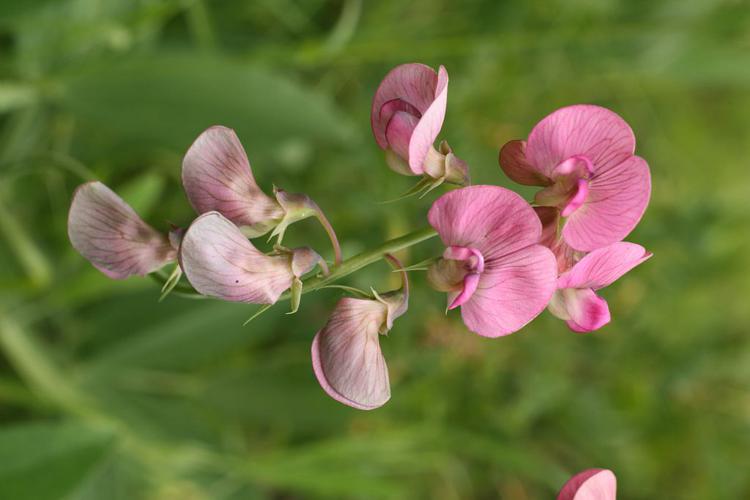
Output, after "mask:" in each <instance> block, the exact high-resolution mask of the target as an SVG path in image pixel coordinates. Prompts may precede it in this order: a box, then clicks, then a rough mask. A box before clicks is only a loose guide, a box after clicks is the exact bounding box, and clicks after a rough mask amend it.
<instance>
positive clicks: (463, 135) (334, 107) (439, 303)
mask: <svg viewBox="0 0 750 500" xmlns="http://www.w3.org/2000/svg"><path fill="white" fill-rule="evenodd" d="M412 61H419V62H424V63H426V64H429V65H431V66H433V67H437V65H439V64H444V65H446V67H447V68H448V71H449V73H450V76H451V83H450V88H449V89H450V90H449V106H448V115H447V118H446V123H445V127H444V129H443V132H442V134H441V137H444V138H447V139H448V140H449V141H450V143H451V145H452V146H453V147H454V149H455V150H456V152H457V154H458V155H459V156H460V157H462V158H464V159H465V160H467V161H468V163H469V164H470V166H471V169H472V176H473V180H474V181H475V182H476V183H494V184H500V185H505V186H509V187H511V185H510V183H509V181H507V179H505V178H504V177H503V176H502V174H501V172H500V169H499V168H498V166H497V152H498V150H499V147H500V146H501V145H502V144H503V143H504V142H505V141H507V140H510V139H514V138H521V137H525V136H526V135H527V134H528V132H529V130H530V128H531V127H532V126H533V125H534V124H535V123H536V122H537V121H538V120H539V119H540V118H541V117H543V116H544V115H546V114H547V113H548V112H550V111H552V110H554V109H556V108H558V107H561V106H564V105H568V104H573V103H583V102H586V103H595V104H600V105H604V106H607V107H609V108H611V109H613V110H615V111H617V112H618V113H619V114H621V115H622V116H623V117H624V118H625V119H626V120H627V121H628V122H629V123H630V124H631V125H632V127H633V129H634V130H635V132H636V136H637V137H638V153H639V154H640V155H641V156H643V157H645V158H646V159H647V160H648V162H649V164H650V166H651V171H652V175H653V186H654V188H653V194H652V200H651V204H650V207H649V209H648V212H647V213H646V215H645V217H644V220H643V222H642V224H641V225H640V226H639V227H638V228H637V229H636V230H635V231H634V232H633V233H632V235H631V236H630V237H629V239H630V240H631V241H635V242H638V243H641V244H643V245H644V246H646V247H647V248H648V249H649V250H651V251H653V252H654V254H655V257H654V258H653V259H651V260H650V261H649V262H647V263H646V264H644V265H643V266H641V267H640V268H638V269H636V270H635V271H634V272H632V273H630V274H629V275H628V276H627V277H625V278H624V279H622V280H621V281H619V282H618V283H616V284H615V285H613V286H611V287H610V288H608V289H607V290H605V291H604V296H605V297H606V299H607V300H608V301H609V304H610V308H611V310H612V316H613V322H612V323H611V324H610V325H609V326H607V327H605V328H604V329H603V330H601V331H599V332H597V333H595V334H592V335H575V334H573V333H571V332H570V331H568V330H567V328H566V326H565V325H564V324H563V323H562V322H561V321H558V320H556V319H555V318H553V317H551V316H550V315H549V314H548V313H546V312H545V313H543V314H542V315H541V316H540V317H539V318H538V319H537V320H536V321H534V322H533V323H532V324H531V325H529V326H528V327H526V328H525V329H524V330H523V331H522V332H521V333H518V334H515V335H512V336H509V337H506V338H501V339H496V340H489V339H483V338H480V337H478V336H475V335H473V334H470V333H468V332H467V331H466V330H465V329H464V327H463V326H462V324H461V322H460V318H459V317H458V315H457V314H454V313H451V314H449V315H448V316H447V317H446V316H445V315H444V313H443V307H444V297H443V296H442V295H440V294H437V293H434V292H431V291H429V290H428V289H427V288H426V286H425V282H424V276H422V275H421V274H419V273H415V274H414V275H413V276H412V278H413V283H414V293H413V296H412V301H411V306H410V311H409V314H408V315H406V316H405V317H403V318H401V319H399V320H398V321H397V322H396V325H395V328H394V329H393V330H392V331H391V334H390V336H389V337H387V338H383V339H382V342H381V344H382V346H383V350H384V352H385V355H386V358H387V360H388V363H389V366H390V373H391V383H392V393H393V396H392V399H391V401H390V402H389V403H388V404H387V405H386V406H385V407H383V408H381V409H379V410H377V411H372V412H360V411H357V410H352V409H350V408H347V407H345V406H342V405H340V404H338V403H336V402H334V401H333V400H331V399H330V398H328V397H327V396H326V395H325V394H324V393H323V391H322V390H321V389H320V387H319V386H318V384H317V382H316V381H315V378H314V377H313V375H312V371H311V367H310V355H309V348H310V342H311V339H312V337H313V335H314V333H315V332H316V330H317V329H318V328H320V327H321V326H322V325H323V324H324V323H325V320H326V317H327V314H328V313H329V311H330V310H331V308H332V307H333V304H334V303H335V301H336V300H337V298H338V297H339V296H340V295H341V293H340V292H337V291H335V290H327V291H324V292H317V293H314V294H310V295H306V296H305V297H304V299H303V304H302V308H301V310H300V312H299V313H298V314H297V315H295V316H287V315H284V314H283V312H285V310H286V309H285V308H286V307H287V305H280V306H278V307H276V308H274V309H272V311H271V312H268V313H266V314H265V315H264V316H261V317H260V318H259V319H257V320H255V321H254V322H253V323H251V324H249V325H248V326H246V327H242V326H241V325H242V322H243V321H244V320H245V319H246V318H247V317H248V316H250V314H252V312H253V311H254V308H253V307H251V306H247V305H236V304H223V303H218V302H215V301H209V300H191V299H186V298H181V297H178V296H170V297H169V298H167V300H166V301H164V302H163V303H157V299H158V296H159V289H158V286H157V285H156V284H155V283H154V282H152V281H151V280H149V279H147V278H140V279H139V278H132V279H129V280H127V281H125V282H114V281H110V280H108V279H107V278H105V277H104V276H103V275H102V274H100V273H99V272H97V271H96V270H94V269H93V268H92V267H91V266H90V265H89V264H88V262H86V261H85V260H84V259H83V258H82V257H80V256H79V255H78V254H76V253H75V252H74V251H73V249H72V248H71V247H70V244H69V242H68V239H67V235H66V215H67V210H68V206H69V203H70V198H71V194H72V192H73V190H74V188H75V186H76V185H78V184H80V183H81V182H83V181H84V180H87V179H94V178H95V179H99V180H102V181H104V182H105V183H106V184H108V185H109V186H111V187H112V188H113V189H115V190H116V191H117V192H118V193H120V194H121V195H122V196H123V197H124V198H125V199H126V200H127V201H129V202H130V203H131V204H132V205H133V206H134V207H135V208H136V209H137V210H138V212H139V213H140V214H142V215H143V216H144V218H145V219H146V220H148V221H149V222H151V223H152V224H154V225H155V226H156V227H158V228H160V229H166V228H167V227H168V225H167V221H171V222H174V223H177V224H187V223H189V221H190V220H191V218H192V217H193V216H194V214H193V213H192V211H191V209H190V207H189V205H188V204H187V200H186V199H185V196H184V194H183V192H182V189H181V187H180V184H179V174H180V162H181V158H182V155H183V154H184V152H185V151H186V149H187V147H188V146H189V145H190V143H191V142H192V140H193V139H194V138H195V137H196V136H197V135H198V134H199V133H200V132H201V131H202V130H203V129H205V128H207V127H208V126H210V125H213V124H224V125H227V126H230V127H233V128H235V129H236V130H237V132H238V134H239V136H240V138H241V140H242V142H243V144H244V145H245V147H246V149H247V151H248V155H249V157H250V160H251V163H252V164H253V168H254V170H255V174H256V178H257V179H258V181H259V183H260V184H261V186H263V187H264V189H266V190H270V188H271V185H272V183H275V184H277V185H279V186H281V187H284V188H285V189H287V190H290V191H304V192H306V193H308V194H309V195H310V196H312V197H313V198H314V199H315V200H316V201H317V202H318V203H319V204H320V205H321V206H322V208H323V209H324V210H325V211H326V213H327V215H328V217H329V218H330V219H331V221H332V223H333V225H334V226H335V228H336V229H337V231H338V233H339V237H340V238H341V239H342V240H343V249H344V252H345V255H346V256H351V255H353V254H354V253H356V252H358V251H361V250H363V249H365V248H367V247H368V246H373V245H376V244H378V243H379V242H380V241H383V240H384V239H386V238H389V237H393V236H397V235H399V234H402V233H405V232H407V231H410V230H412V229H416V228H419V227H422V226H424V225H425V223H426V220H425V214H426V210H427V208H428V207H429V204H430V203H431V201H432V200H433V199H434V198H435V197H436V196H437V195H438V193H437V192H435V193H432V194H431V195H430V196H429V197H428V198H426V199H423V200H415V199H411V200H407V201H403V202H399V203H396V204H390V205H382V204H378V202H379V201H382V200H386V199H390V198H393V197H394V196H396V195H397V194H399V193H401V192H403V191H404V190H406V189H407V188H408V187H409V186H410V184H411V183H412V182H413V179H408V178H403V177H400V176H398V175H396V174H394V173H392V172H391V171H390V170H388V169H387V168H386V166H385V163H384V160H383V155H382V152H381V151H380V150H379V149H378V148H377V147H376V145H375V142H374V140H373V138H372V136H371V132H370V126H369V110H370V100H371V98H372V95H373V92H374V90H375V88H376V86H377V84H378V83H379V81H380V79H381V78H382V77H383V76H384V75H385V73H386V72H387V71H388V70H389V69H390V68H391V67H393V66H395V65H397V64H400V63H403V62H412ZM748 158H750V4H749V3H748V2H746V1H742V0H739V1H737V0H734V1H731V0H730V1H722V0H667V1H645V0H638V1H626V0H623V1H615V0H608V1H597V0H575V1H571V0H564V1H563V0H559V1H552V2H546V1H541V0H533V1H517V2H505V1H497V0H486V1H467V2H455V1H449V0H444V1H426V0H414V1H410V2H405V1H401V0H388V1H377V2H375V1H373V2H364V1H357V0H347V1H343V2H342V1H327V0H311V1H302V0H257V1H246V2H241V1H218V0H217V1H208V0H139V1H133V0H63V1H42V0H33V1H32V0H2V1H1V2H0V348H1V350H0V498H1V499H3V500H5V499H7V500H26V499H29V500H45V499H66V500H100V499H114V500H117V499H123V500H125V499H127V500H131V499H156V500H172V499H174V500H177V499H180V500H183V499H185V500H203V499H212V500H213V499H216V500H237V499H265V498H272V499H297V498H357V499H359V498H362V499H370V498H388V499H390V498H394V499H416V498H434V499H458V498H503V499H511V500H524V499H537V498H538V499H548V498H554V495H555V493H556V491H557V489H558V488H559V487H560V486H561V485H562V484H563V483H564V482H565V480H566V479H567V478H568V477H569V476H570V475H571V474H573V473H574V472H577V471H579V470H582V469H584V468H588V467H607V468H611V469H613V470H614V471H615V472H616V474H617V476H618V480H619V492H620V498H622V499H653V498H669V499H695V500H698V499H712V500H713V499H741V498H750V475H749V474H748V470H750V306H749V305H748V304H750V301H749V300H748V297H749V296H750V275H749V273H750V225H749V223H748V215H749V214H750V201H749V200H750V174H749V172H750V160H748ZM521 192H522V193H523V194H524V195H527V196H528V195H529V194H530V193H531V191H529V190H526V189H522V190H521ZM288 235H289V236H288V238H289V240H288V241H289V243H295V242H297V243H302V242H312V243H313V244H314V245H315V246H316V247H317V248H319V249H321V250H325V251H326V252H328V254H326V255H328V257H329V258H330V255H329V254H330V251H329V250H328V244H327V242H326V239H325V235H324V233H323V232H322V231H321V230H320V228H319V227H318V226H317V225H316V224H315V223H314V222H312V221H306V222H304V223H300V224H297V225H295V226H294V227H293V228H292V229H291V230H290V232H289V233H288ZM438 248H439V245H438V242H437V241H430V242H427V243H423V244H421V245H420V246H417V247H414V248H413V249H412V250H411V252H410V253H409V254H404V255H403V257H404V258H405V259H406V260H407V261H408V262H411V263H414V262H417V261H418V260H421V259H424V258H426V257H428V256H430V255H432V254H434V253H435V252H437V250H438ZM387 269H388V268H387V266H385V265H384V264H377V265H374V266H372V267H370V268H367V269H366V270H364V271H362V272H360V273H358V274H356V275H353V276H351V277H350V278H349V279H348V280H347V281H346V284H350V285H355V286H360V287H365V288H366V287H368V286H370V285H376V286H379V287H380V288H381V289H383V288H384V287H387V286H388V282H389V281H392V279H393V275H391V274H390V273H388V271H387Z"/></svg>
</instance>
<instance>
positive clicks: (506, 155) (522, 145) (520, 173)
mask: <svg viewBox="0 0 750 500" xmlns="http://www.w3.org/2000/svg"><path fill="white" fill-rule="evenodd" d="M499 161H500V168H502V169H503V172H505V175H507V176H508V177H509V178H510V179H511V180H513V181H515V182H517V183H519V184H523V185H524V186H547V185H549V184H550V180H549V178H548V177H547V175H546V173H544V172H542V171H541V170H539V168H537V167H536V166H535V165H534V164H532V163H530V162H529V160H528V159H527V158H526V141H510V142H508V143H506V144H505V146H503V147H502V149H500V158H499Z"/></svg>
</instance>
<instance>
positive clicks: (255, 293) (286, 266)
mask: <svg viewBox="0 0 750 500" xmlns="http://www.w3.org/2000/svg"><path fill="white" fill-rule="evenodd" d="M180 265H181V266H182V269H183V271H185V275H186V276H187V278H188V280H189V281H190V283H191V284H192V285H193V287H194V288H195V289H196V290H198V291H199V292H200V293H202V294H203V295H208V296H211V297H217V298H220V299H223V300H229V301H232V302H249V303H252V304H273V303H274V302H276V301H277V300H278V298H279V295H281V294H282V293H283V292H284V291H285V290H287V289H288V288H289V287H290V286H291V285H292V280H293V279H294V274H293V273H292V263H291V257H290V256H289V255H270V256H269V255H265V254H263V253H262V252H260V251H259V250H258V249H256V248H255V247H254V246H253V244H252V243H250V241H248V240H247V238H245V236H244V235H243V234H242V232H241V231H240V230H239V229H238V228H237V226H235V225H234V224H233V223H232V222H231V221H229V220H228V219H226V218H225V217H224V216H222V215H221V214H220V213H218V212H208V213H206V214H203V215H201V216H200V217H198V218H197V219H195V221H194V222H193V223H192V224H191V225H190V227H189V228H188V230H187V232H186V233H185V236H184V237H183V238H182V245H181V246H180Z"/></svg>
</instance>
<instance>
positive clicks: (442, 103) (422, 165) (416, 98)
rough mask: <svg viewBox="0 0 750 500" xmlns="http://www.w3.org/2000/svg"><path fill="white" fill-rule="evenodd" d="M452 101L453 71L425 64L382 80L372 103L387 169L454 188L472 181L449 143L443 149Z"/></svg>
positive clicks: (401, 69) (404, 67)
mask: <svg viewBox="0 0 750 500" xmlns="http://www.w3.org/2000/svg"><path fill="white" fill-rule="evenodd" d="M447 103H448V72H447V71H446V70H445V68H444V67H443V66H440V68H439V70H438V72H437V73H435V70H433V69H432V68H430V67H429V66H425V65H424V64H416V63H412V64H402V65H401V66H397V67H396V68H394V69H393V70H391V72H390V73H388V74H387V75H386V77H385V78H384V79H383V81H382V82H381V84H380V86H379V87H378V90H377V91H376V92H375V97H374V99H373V101H372V112H371V115H370V122H371V124H372V133H373V134H374V135H375V140H376V141H377V143H378V145H379V146H380V148H381V149H383V150H385V151H386V159H387V161H388V165H389V166H390V167H391V168H392V169H393V170H395V171H396V172H398V173H401V174H404V175H425V176H427V177H430V178H432V179H435V180H439V181H440V182H442V181H447V182H452V183H454V184H462V185H463V184H467V183H468V170H467V167H466V163H465V162H464V161H463V160H460V159H459V158H458V157H456V156H455V155H454V154H453V152H452V151H451V149H450V147H449V146H448V144H447V143H445V142H443V143H441V145H440V148H439V150H437V149H435V147H434V145H433V144H434V143H435V139H437V136H438V134H440V129H441V128H442V126H443V120H444V119H445V109H446V106H447Z"/></svg>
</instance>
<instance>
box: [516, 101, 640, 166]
mask: <svg viewBox="0 0 750 500" xmlns="http://www.w3.org/2000/svg"><path fill="white" fill-rule="evenodd" d="M634 151H635V136H634V135H633V130H632V129H631V128H630V125H628V124H627V123H626V122H625V120H623V119H622V118H621V117H620V116H619V115H618V114H617V113H614V112H612V111H610V110H608V109H606V108H602V107H600V106H593V105H590V104H578V105H575V106H567V107H565V108H561V109H558V110H557V111H555V112H553V113H552V114H550V115H548V116H547V117H545V118H543V119H542V121H540V122H539V123H538V124H537V125H536V126H535V127H534V129H533V130H532V131H531V134H529V140H528V142H527V144H526V158H527V159H528V162H529V163H530V164H532V165H534V166H535V167H536V169H538V171H539V172H541V173H543V174H544V175H546V176H547V177H551V176H552V170H553V169H554V168H555V167H556V166H557V165H558V164H559V163H560V162H562V161H564V160H566V159H568V158H570V157H571V156H575V155H583V156H586V157H587V158H588V159H589V160H591V162H592V163H593V164H594V168H595V172H596V171H598V170H602V169H603V170H606V169H607V168H609V167H611V166H613V165H618V164H620V163H622V162H623V161H625V160H626V159H628V158H629V157H630V156H632V155H633V152H634Z"/></svg>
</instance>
